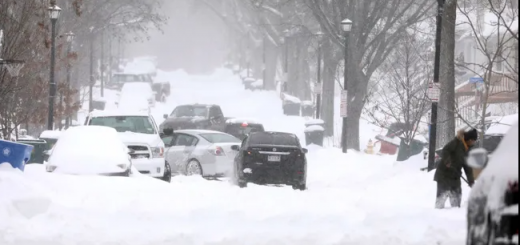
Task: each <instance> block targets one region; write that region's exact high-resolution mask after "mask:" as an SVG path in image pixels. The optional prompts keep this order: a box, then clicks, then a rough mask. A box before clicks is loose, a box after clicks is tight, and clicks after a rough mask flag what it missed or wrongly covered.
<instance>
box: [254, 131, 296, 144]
mask: <svg viewBox="0 0 520 245" xmlns="http://www.w3.org/2000/svg"><path fill="white" fill-rule="evenodd" d="M249 143H250V144H252V145H290V146H300V144H299V143H298V138H297V137H296V136H295V135H291V134H272V133H255V134H252V135H251V136H250V137H249Z"/></svg>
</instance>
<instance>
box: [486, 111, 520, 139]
mask: <svg viewBox="0 0 520 245" xmlns="http://www.w3.org/2000/svg"><path fill="white" fill-rule="evenodd" d="M517 121H518V114H513V115H507V116H503V117H495V118H493V121H492V123H491V125H490V126H489V128H488V129H487V130H486V135H493V134H501V135H504V134H506V133H507V131H508V130H509V128H510V127H511V125H513V124H514V123H516V122H517Z"/></svg>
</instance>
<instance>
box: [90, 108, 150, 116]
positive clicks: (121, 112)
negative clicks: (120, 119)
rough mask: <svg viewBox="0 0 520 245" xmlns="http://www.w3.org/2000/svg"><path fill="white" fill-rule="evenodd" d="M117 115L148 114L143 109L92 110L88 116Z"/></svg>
mask: <svg viewBox="0 0 520 245" xmlns="http://www.w3.org/2000/svg"><path fill="white" fill-rule="evenodd" d="M117 116H144V117H147V116H149V114H148V111H144V110H130V109H128V110H124V109H119V110H110V111H107V110H103V111H101V110H94V111H92V112H91V113H90V117H117Z"/></svg>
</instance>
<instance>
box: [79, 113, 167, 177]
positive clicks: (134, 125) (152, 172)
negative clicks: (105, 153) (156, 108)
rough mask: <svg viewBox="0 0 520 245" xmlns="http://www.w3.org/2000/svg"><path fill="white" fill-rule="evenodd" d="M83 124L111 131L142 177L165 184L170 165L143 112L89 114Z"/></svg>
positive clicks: (156, 134) (147, 115)
mask: <svg viewBox="0 0 520 245" xmlns="http://www.w3.org/2000/svg"><path fill="white" fill-rule="evenodd" d="M85 125H99V126H107V127H111V128H114V129H115V130H116V131H117V132H118V135H119V138H120V139H121V140H122V141H123V143H124V144H125V145H126V146H127V147H128V148H129V149H130V150H131V152H130V156H132V163H133V166H134V167H135V168H136V169H137V170H138V171H139V172H140V173H141V174H143V175H146V176H150V177H155V178H159V179H162V180H164V181H167V182H169V181H170V180H171V169H170V164H168V162H166V161H165V158H164V143H163V141H162V140H161V137H160V136H159V131H158V128H157V124H156V123H155V120H154V119H153V117H152V116H151V115H150V114H149V113H147V112H140V111H135V112H132V111H128V112H127V111H97V110H95V111H93V112H91V113H90V114H89V116H88V117H87V119H86V120H85Z"/></svg>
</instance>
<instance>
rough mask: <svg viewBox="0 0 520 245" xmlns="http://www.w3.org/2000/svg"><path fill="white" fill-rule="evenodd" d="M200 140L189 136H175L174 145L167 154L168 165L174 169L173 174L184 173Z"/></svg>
mask: <svg viewBox="0 0 520 245" xmlns="http://www.w3.org/2000/svg"><path fill="white" fill-rule="evenodd" d="M197 143H198V139H197V138H196V137H194V136H192V135H189V134H175V137H174V138H173V139H172V144H171V146H170V147H169V148H168V152H167V153H166V156H167V159H168V163H170V166H171V167H172V173H176V174H180V173H184V170H185V166H186V163H187V162H188V160H189V159H190V156H191V153H192V152H193V150H194V149H195V146H196V145H197Z"/></svg>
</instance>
